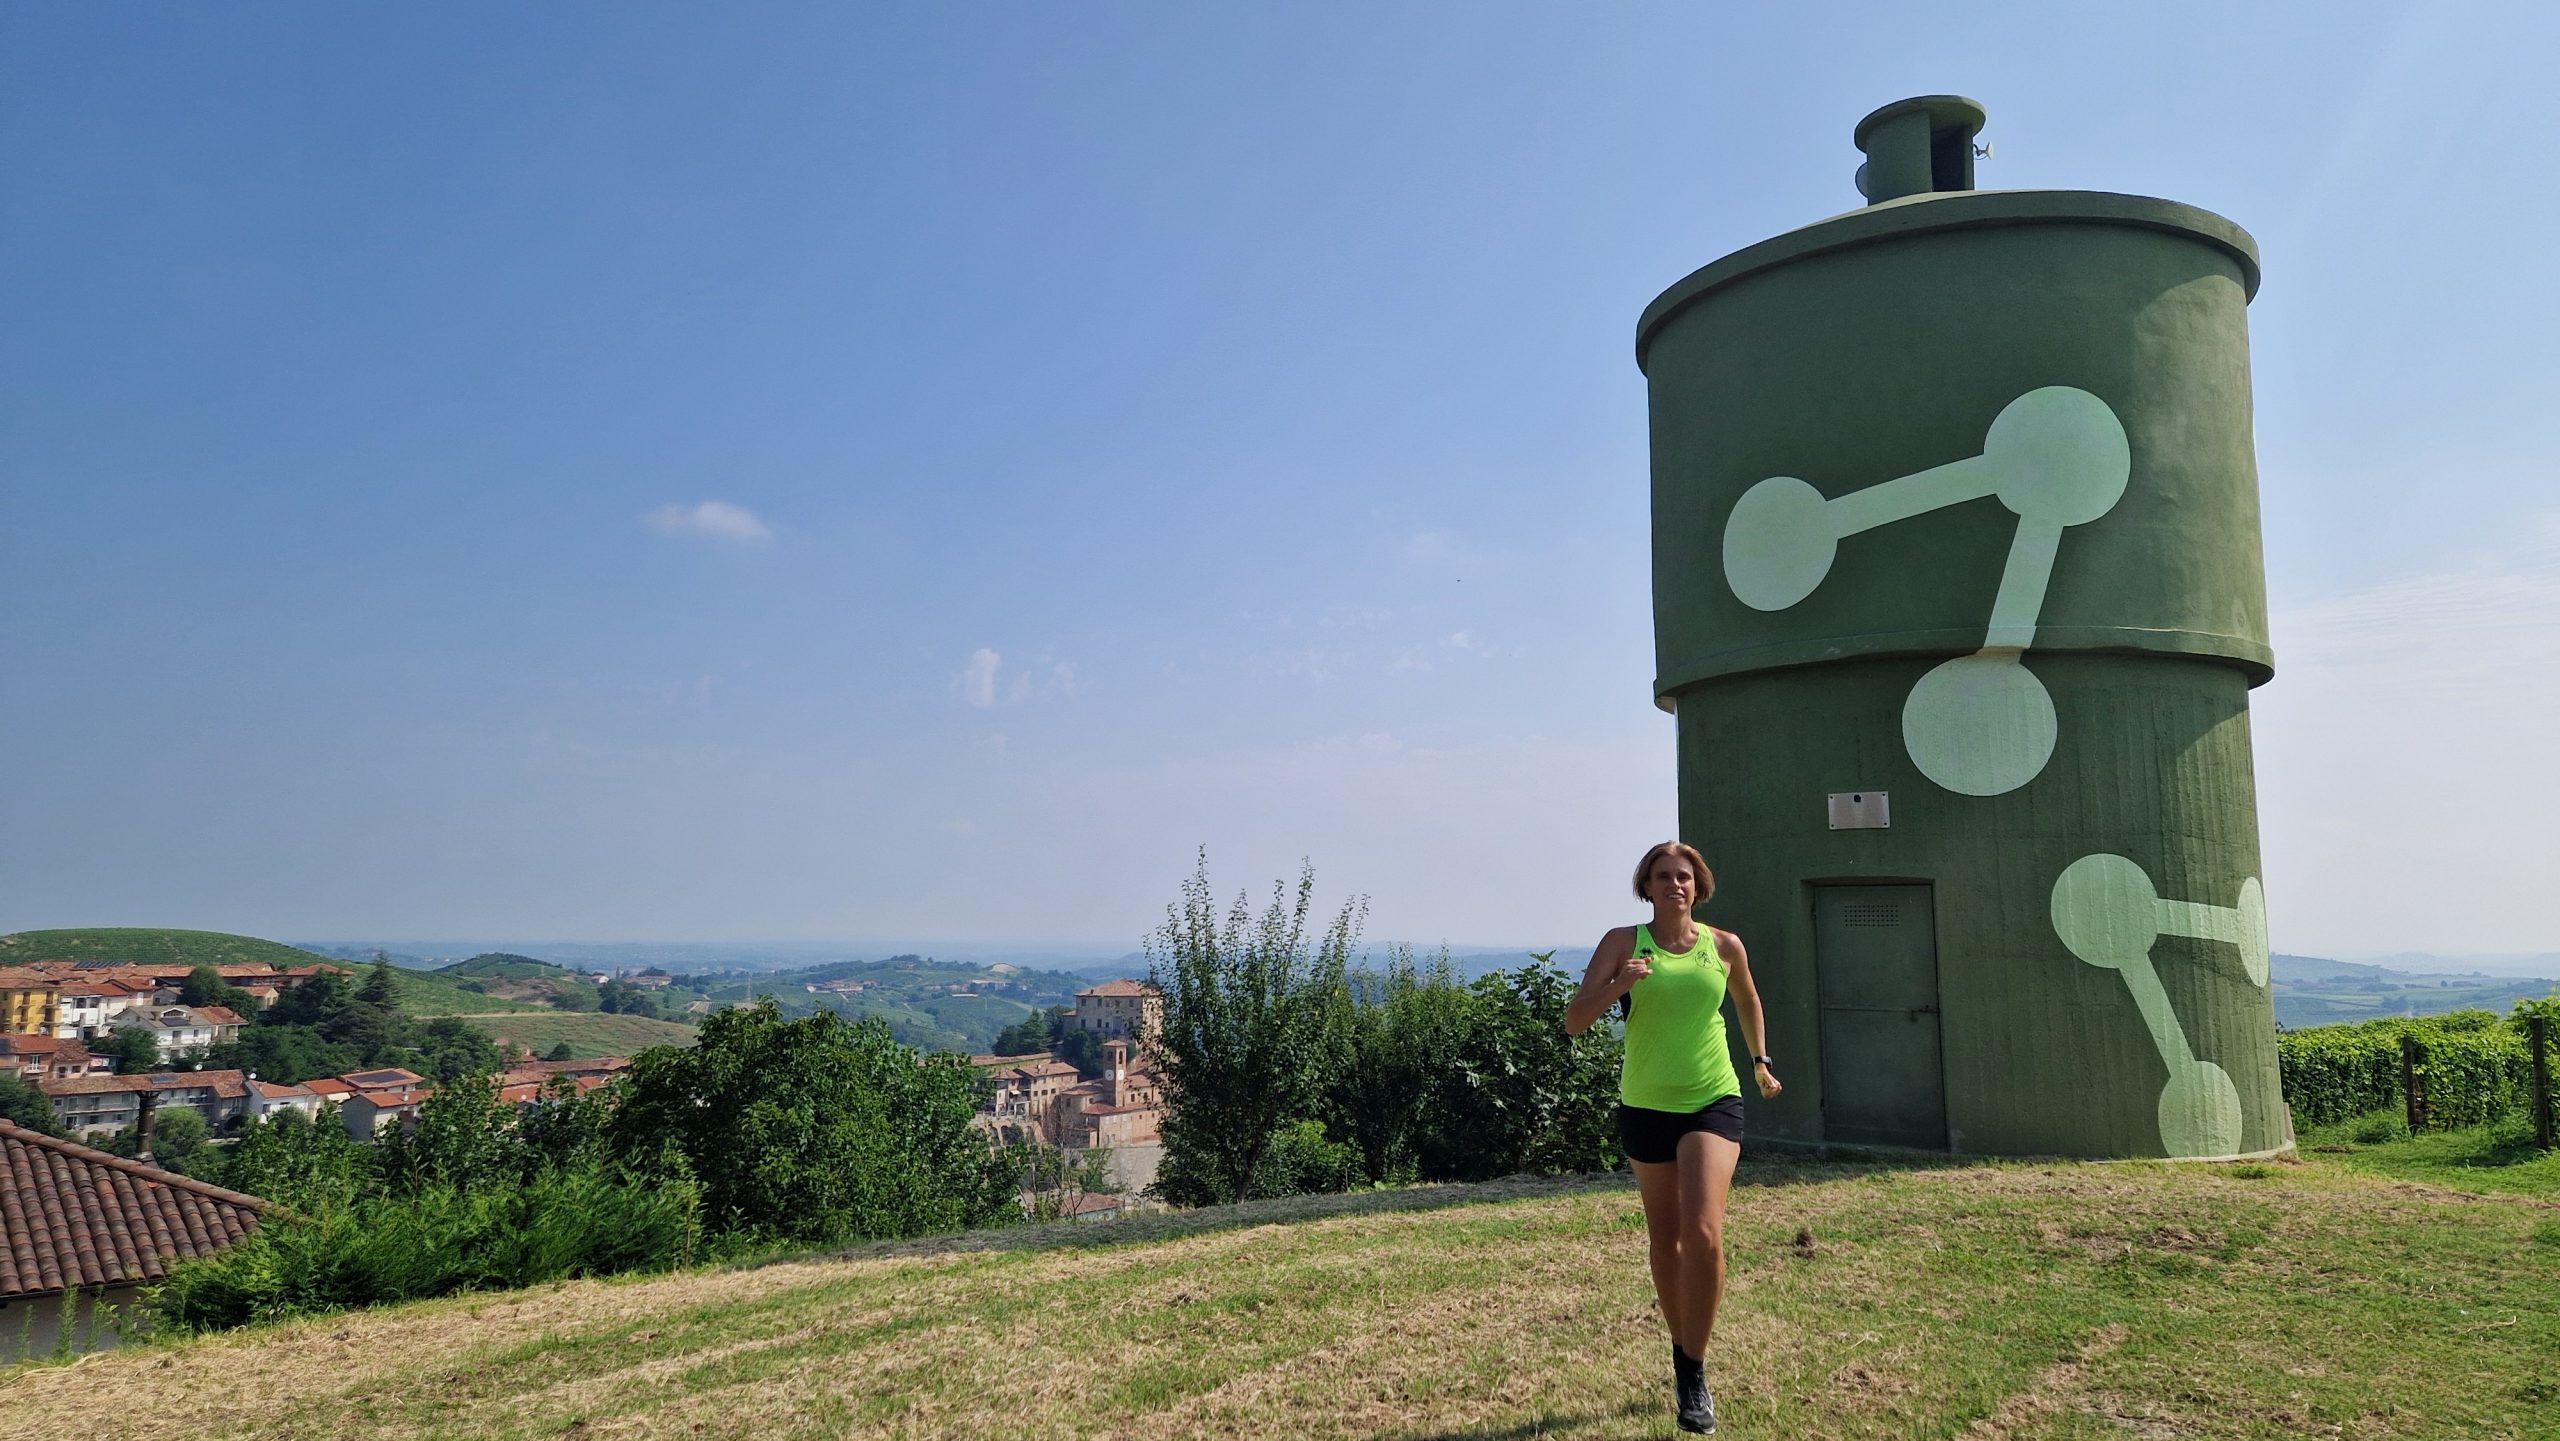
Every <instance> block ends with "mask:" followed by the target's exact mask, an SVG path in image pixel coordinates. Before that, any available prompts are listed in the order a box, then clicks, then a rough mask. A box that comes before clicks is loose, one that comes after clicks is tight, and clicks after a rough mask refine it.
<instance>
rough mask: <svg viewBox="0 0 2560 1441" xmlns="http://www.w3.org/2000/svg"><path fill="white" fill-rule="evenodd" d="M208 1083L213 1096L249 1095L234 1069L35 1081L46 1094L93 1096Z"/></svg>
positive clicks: (244, 1078) (188, 1086)
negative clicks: (104, 1093) (108, 1092)
mask: <svg viewBox="0 0 2560 1441" xmlns="http://www.w3.org/2000/svg"><path fill="white" fill-rule="evenodd" d="M198 1086H210V1087H212V1088H213V1093H214V1094H215V1095H217V1096H223V1097H226V1098H229V1097H239V1096H245V1095H247V1094H249V1086H248V1078H247V1077H245V1076H243V1075H242V1074H241V1073H240V1072H238V1071H154V1072H152V1073H151V1074H149V1075H147V1076H65V1077H63V1078H62V1079H61V1080H58V1081H39V1082H37V1083H36V1089H38V1090H40V1091H42V1092H44V1093H45V1094H46V1095H48V1096H94V1095H99V1094H101V1093H103V1092H107V1091H184V1090H192V1089H193V1088H195V1087H198Z"/></svg>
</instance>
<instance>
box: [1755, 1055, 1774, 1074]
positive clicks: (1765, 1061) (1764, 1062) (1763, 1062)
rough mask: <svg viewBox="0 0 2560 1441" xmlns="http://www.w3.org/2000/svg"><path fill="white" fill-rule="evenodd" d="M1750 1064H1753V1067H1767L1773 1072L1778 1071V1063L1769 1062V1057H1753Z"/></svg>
mask: <svg viewBox="0 0 2560 1441" xmlns="http://www.w3.org/2000/svg"><path fill="white" fill-rule="evenodd" d="M1751 1064H1753V1065H1755V1066H1767V1067H1768V1068H1769V1069H1770V1070H1773V1071H1774V1070H1776V1069H1778V1063H1777V1062H1776V1061H1773V1060H1771V1059H1770V1058H1769V1057H1767V1056H1753V1057H1752V1058H1751Z"/></svg>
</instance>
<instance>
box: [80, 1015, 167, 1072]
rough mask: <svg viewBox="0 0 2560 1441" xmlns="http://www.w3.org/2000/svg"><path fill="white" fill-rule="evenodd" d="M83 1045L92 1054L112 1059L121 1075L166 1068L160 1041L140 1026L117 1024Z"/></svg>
mask: <svg viewBox="0 0 2560 1441" xmlns="http://www.w3.org/2000/svg"><path fill="white" fill-rule="evenodd" d="M82 1044H84V1045H86V1046H87V1047H88V1048H89V1053H90V1054H91V1055H95V1056H106V1057H108V1058H110V1059H112V1060H113V1061H114V1062H115V1066H116V1074H117V1075H119V1076H138V1075H141V1074H143V1073H145V1072H148V1071H157V1070H160V1069H161V1068H162V1067H161V1064H160V1043H159V1042H157V1041H155V1040H153V1039H152V1038H151V1033H150V1032H149V1031H147V1030H144V1029H143V1028H142V1027H140V1026H115V1027H112V1028H110V1029H109V1030H108V1032H107V1033H106V1034H105V1035H103V1036H101V1037H99V1038H98V1039H96V1040H94V1041H85V1042H83V1043H82Z"/></svg>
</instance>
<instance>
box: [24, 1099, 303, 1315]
mask: <svg viewBox="0 0 2560 1441" xmlns="http://www.w3.org/2000/svg"><path fill="white" fill-rule="evenodd" d="M270 1209H272V1207H270V1206H269V1204H268V1203H267V1202H265V1201H261V1200H259V1199H258V1198H257V1197H255V1196H244V1195H242V1194H241V1193H239V1192H238V1191H226V1190H224V1189H222V1188H221V1187H220V1186H211V1185H207V1184H205V1183H204V1182H202V1181H198V1180H195V1179H193V1178H191V1177H187V1176H181V1175H178V1174H176V1173H174V1172H170V1171H163V1170H161V1169H160V1168H158V1167H157V1166H151V1165H146V1164H144V1163H143V1162H140V1161H128V1160H126V1159H124V1158H123V1157H121V1156H110V1155H108V1154H107V1153H106V1152H104V1151H100V1150H95V1149H93V1148H91V1147H88V1146H83V1145H80V1144H79V1143H77V1142H74V1141H57V1140H55V1139H54V1138H53V1137H51V1136H47V1135H44V1134H43V1133H41V1132H38V1131H30V1130H28V1129H27V1128H25V1127H24V1126H20V1125H17V1124H16V1123H14V1122H10V1121H0V1301H4V1300H9V1299H11V1298H14V1297H19V1296H41V1295H45V1294H48V1293H50V1292H55V1291H60V1290H62V1289H64V1288H65V1287H68V1286H118V1285H126V1284H129V1283H132V1282H137V1281H153V1280H158V1279H159V1278H160V1277H161V1276H162V1275H165V1274H166V1273H167V1270H168V1265H169V1263H170V1262H172V1261H176V1260H180V1259H183V1258H185V1257H189V1256H204V1255H210V1254H212V1253H213V1252H215V1251H218V1250H220V1249H222V1248H223V1247H224V1246H227V1245H229V1244H231V1243H232V1242H234V1241H237V1240H239V1239H240V1238H241V1237H242V1236H245V1235H247V1234H248V1233H249V1228H250V1227H252V1226H255V1225H256V1224H257V1223H258V1215H259V1213H260V1212H262V1211H267V1210H270Z"/></svg>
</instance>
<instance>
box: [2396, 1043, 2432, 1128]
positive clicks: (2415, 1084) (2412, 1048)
mask: <svg viewBox="0 0 2560 1441" xmlns="http://www.w3.org/2000/svg"><path fill="white" fill-rule="evenodd" d="M2400 1094H2401V1095H2402V1096H2403V1097H2405V1098H2407V1100H2408V1103H2409V1134H2410V1135H2412V1136H2414V1135H2416V1134H2418V1133H2419V1132H2420V1131H2422V1130H2425V1129H2426V1125H2427V1090H2426V1082H2425V1081H2423V1080H2421V1079H2419V1076H2418V1038H2417V1037H2415V1036H2409V1035H2403V1036H2402V1037H2401V1038H2400Z"/></svg>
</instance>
